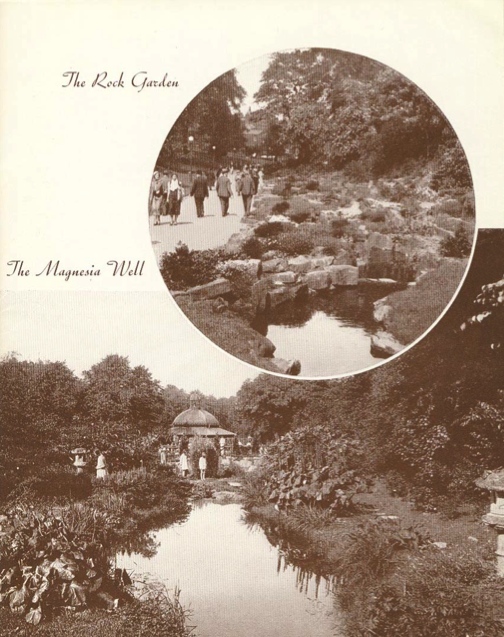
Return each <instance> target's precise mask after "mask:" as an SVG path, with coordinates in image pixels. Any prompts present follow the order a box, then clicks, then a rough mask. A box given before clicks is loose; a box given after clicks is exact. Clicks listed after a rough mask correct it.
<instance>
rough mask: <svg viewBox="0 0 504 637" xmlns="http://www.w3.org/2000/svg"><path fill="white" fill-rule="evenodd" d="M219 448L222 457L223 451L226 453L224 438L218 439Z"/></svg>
mask: <svg viewBox="0 0 504 637" xmlns="http://www.w3.org/2000/svg"><path fill="white" fill-rule="evenodd" d="M219 446H220V455H221V456H222V457H224V455H225V451H226V439H225V438H224V436H222V437H221V438H220V440H219Z"/></svg>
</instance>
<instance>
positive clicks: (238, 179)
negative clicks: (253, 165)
mask: <svg viewBox="0 0 504 637" xmlns="http://www.w3.org/2000/svg"><path fill="white" fill-rule="evenodd" d="M242 179H243V173H242V172H240V171H239V170H237V171H236V173H235V192H237V193H239V192H240V187H241V181H242Z"/></svg>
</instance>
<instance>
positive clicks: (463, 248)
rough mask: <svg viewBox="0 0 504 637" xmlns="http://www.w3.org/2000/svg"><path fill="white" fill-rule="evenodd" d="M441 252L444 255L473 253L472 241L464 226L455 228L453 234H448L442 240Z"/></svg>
mask: <svg viewBox="0 0 504 637" xmlns="http://www.w3.org/2000/svg"><path fill="white" fill-rule="evenodd" d="M440 252H441V255H442V256H443V257H456V258H463V257H468V256H469V255H470V253H471V241H470V240H469V237H468V236H467V232H466V231H465V230H464V228H463V227H462V226H459V227H458V228H457V230H455V234H454V235H453V236H448V237H446V238H445V239H443V241H442V242H441V246H440Z"/></svg>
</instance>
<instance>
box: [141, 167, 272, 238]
mask: <svg viewBox="0 0 504 637" xmlns="http://www.w3.org/2000/svg"><path fill="white" fill-rule="evenodd" d="M263 185H264V172H263V170H262V168H261V167H260V166H248V165H247V164H246V165H245V166H243V169H241V170H236V169H234V167H233V165H231V166H230V167H229V168H227V167H223V168H220V169H219V171H218V172H217V175H215V178H214V175H210V177H208V176H207V175H205V174H204V173H203V171H201V170H199V169H198V170H196V176H195V178H194V180H193V181H192V184H191V190H190V192H189V195H190V196H191V197H194V202H195V204H196V215H197V217H198V218H201V217H204V216H205V199H207V198H208V197H209V192H210V190H211V189H212V188H213V187H215V191H216V194H217V196H218V198H219V201H220V206H221V214H222V216H223V217H226V216H227V215H228V214H229V200H230V198H231V197H233V196H234V195H235V194H236V195H237V196H241V198H242V201H243V211H244V214H245V216H247V215H249V214H250V212H251V210H252V201H253V198H254V195H256V194H257V193H258V192H260V191H261V190H262V187H263ZM183 197H184V189H183V187H182V185H181V183H180V181H179V179H178V176H177V175H176V173H171V174H169V173H168V171H163V172H160V171H158V170H156V171H155V172H154V175H153V177H152V182H151V188H150V193H149V214H150V215H152V216H153V217H154V225H155V226H156V225H160V223H161V216H165V215H169V216H170V219H171V224H172V225H176V224H177V220H178V217H179V215H180V208H181V202H182V199H183Z"/></svg>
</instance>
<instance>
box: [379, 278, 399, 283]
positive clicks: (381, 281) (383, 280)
mask: <svg viewBox="0 0 504 637" xmlns="http://www.w3.org/2000/svg"><path fill="white" fill-rule="evenodd" d="M378 282H379V283H388V284H391V285H394V284H396V283H397V281H396V280H395V279H386V278H381V279H378Z"/></svg>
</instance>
